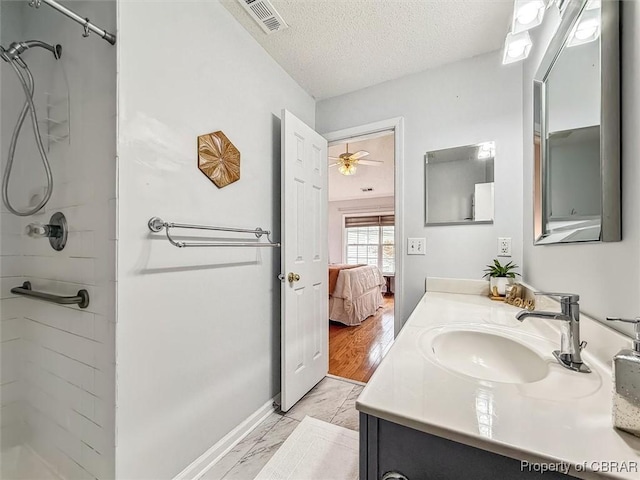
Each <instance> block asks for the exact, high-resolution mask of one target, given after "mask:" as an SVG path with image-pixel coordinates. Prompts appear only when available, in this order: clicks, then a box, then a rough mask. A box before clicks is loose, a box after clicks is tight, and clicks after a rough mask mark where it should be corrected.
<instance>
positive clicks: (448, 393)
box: [356, 292, 640, 479]
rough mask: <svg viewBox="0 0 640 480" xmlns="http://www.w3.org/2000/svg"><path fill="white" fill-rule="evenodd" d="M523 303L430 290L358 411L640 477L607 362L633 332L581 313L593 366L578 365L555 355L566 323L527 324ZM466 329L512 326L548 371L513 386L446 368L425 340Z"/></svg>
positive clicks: (500, 449) (582, 468)
mask: <svg viewBox="0 0 640 480" xmlns="http://www.w3.org/2000/svg"><path fill="white" fill-rule="evenodd" d="M519 310H520V309H518V308H515V307H512V306H510V305H507V304H505V303H499V302H493V301H491V300H490V299H489V298H487V297H484V296H480V295H469V294H458V293H437V292H427V293H425V295H424V297H423V298H422V300H421V301H420V303H419V304H418V305H417V307H416V308H415V310H414V311H413V313H412V314H411V316H410V317H409V319H408V320H407V322H406V324H405V326H404V328H403V329H402V330H401V332H400V334H399V335H398V337H397V339H396V340H395V343H394V345H393V346H392V347H391V349H390V351H389V353H388V354H387V355H386V357H385V358H384V359H383V361H382V363H381V364H380V366H379V367H378V369H377V370H376V372H375V373H374V375H373V377H372V378H371V380H370V381H369V383H368V384H367V386H366V387H365V389H364V390H363V392H362V394H361V395H360V397H359V398H358V400H357V404H356V407H357V409H358V410H359V411H361V412H363V413H366V414H370V415H374V416H376V417H379V418H382V419H384V420H388V421H391V422H394V423H397V424H400V425H404V426H406V427H410V428H413V429H416V430H420V431H423V432H426V433H429V434H433V435H437V436H439V437H443V438H447V439H450V440H454V441H456V442H460V443H463V444H466V445H470V446H474V447H477V448H481V449H483V450H487V451H491V452H494V453H497V454H500V455H505V456H508V457H511V458H516V459H520V460H523V461H528V462H531V463H533V462H543V463H564V464H570V465H571V466H572V470H571V472H570V473H571V475H574V476H577V477H580V478H603V477H604V478H624V479H638V478H640V473H639V472H640V438H637V437H634V436H632V435H630V434H627V433H624V432H621V431H618V430H616V429H614V428H613V427H612V426H611V404H612V382H611V367H610V363H609V362H610V359H611V357H612V355H613V354H614V353H615V352H617V351H618V350H620V349H621V348H628V347H629V339H628V338H626V337H624V336H622V335H620V334H618V333H617V332H613V331H611V330H610V329H608V328H606V327H605V326H603V325H601V324H599V323H598V322H595V321H594V320H591V319H589V318H587V317H585V316H583V317H582V319H581V327H582V332H581V333H582V340H587V341H588V342H589V345H588V346H587V348H586V349H585V351H584V352H583V359H584V361H585V363H587V364H588V365H589V367H591V369H592V373H590V374H584V373H577V372H572V371H570V370H567V369H565V368H563V367H562V366H560V365H559V364H558V363H557V361H556V360H555V358H554V357H553V356H552V350H554V349H557V348H559V343H560V330H559V324H560V322H553V321H550V320H541V319H534V318H529V319H526V320H525V321H524V322H522V323H520V322H519V321H518V320H516V318H515V314H516V313H517V312H518V311H519ZM460 328H463V329H480V330H481V331H482V330H483V331H489V332H491V331H494V332H495V333H498V334H499V333H500V332H514V333H515V334H517V335H518V336H519V338H520V340H521V343H525V344H527V345H528V340H527V339H529V340H531V341H532V342H533V343H535V344H537V346H538V350H535V349H534V350H535V351H537V352H538V353H539V354H540V355H542V356H543V358H544V360H545V362H546V363H547V364H548V368H549V374H548V375H547V377H546V378H544V379H543V380H540V381H538V382H534V383H522V384H510V383H500V382H495V381H487V380H479V379H476V378H473V377H469V376H466V375H463V374H461V373H458V372H455V371H453V370H450V369H448V368H446V367H444V366H442V365H441V364H440V363H438V361H437V360H436V359H435V357H434V355H432V354H431V352H429V351H425V350H428V349H425V347H424V345H427V344H428V339H429V338H434V337H435V335H437V334H438V333H440V332H442V331H445V330H451V329H460ZM522 339H524V340H522ZM541 345H542V346H543V348H541V347H540V346H541ZM611 462H617V465H614V464H612V463H611ZM607 470H609V471H608V472H607ZM611 470H614V471H611ZM625 470H626V471H625ZM596 472H598V473H596Z"/></svg>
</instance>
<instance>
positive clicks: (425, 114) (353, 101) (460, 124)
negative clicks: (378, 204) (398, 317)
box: [316, 52, 522, 315]
mask: <svg viewBox="0 0 640 480" xmlns="http://www.w3.org/2000/svg"><path fill="white" fill-rule="evenodd" d="M521 84H522V76H521V67H520V66H518V65H517V66H511V67H504V66H502V65H501V61H500V54H499V53H498V52H496V53H492V54H488V55H482V56H479V57H476V58H473V59H470V60H466V61H462V62H457V63H454V64H450V65H446V66H444V67H440V68H436V69H432V70H428V71H426V72H422V73H418V74H415V75H411V76H407V77H404V78H401V79H399V80H394V81H390V82H386V83H383V84H380V85H377V86H373V87H370V88H367V89H364V90H360V91H358V92H354V93H350V94H347V95H343V96H340V97H336V98H332V99H328V100H323V101H321V102H319V103H318V105H317V113H316V125H317V130H318V131H319V132H322V133H324V132H331V131H335V130H340V129H344V128H347V127H353V126H357V125H362V124H366V123H370V122H374V121H378V120H383V119H387V118H393V117H398V116H402V117H404V119H405V158H404V192H396V193H397V194H400V195H403V196H404V203H403V208H404V213H403V215H404V225H405V227H404V230H405V231H404V236H405V237H426V238H427V255H426V256H410V257H405V274H404V275H405V283H404V284H403V285H404V288H405V292H404V302H405V304H404V305H403V307H402V311H403V312H406V315H408V314H409V313H410V312H411V311H412V310H413V307H414V306H415V305H416V303H417V302H418V300H419V299H420V297H421V296H422V294H423V293H424V278H425V277H426V276H433V277H458V278H480V277H481V276H482V269H483V268H484V266H485V265H486V264H487V263H489V262H490V261H491V260H492V259H493V258H494V257H495V256H496V253H497V237H511V238H512V246H513V260H514V261H515V262H516V263H518V264H520V262H521V259H522V256H521V255H522V254H521V245H522V194H521V192H520V186H521V179H522V160H521V159H522V133H521V132H522V89H521ZM489 140H495V142H496V159H495V182H496V186H495V195H496V197H495V202H496V220H495V223H494V224H493V225H469V226H466V225H464V226H439V227H425V226H424V154H425V153H426V152H427V151H429V150H439V149H443V148H448V147H455V146H460V145H469V144H473V143H479V142H484V141H489Z"/></svg>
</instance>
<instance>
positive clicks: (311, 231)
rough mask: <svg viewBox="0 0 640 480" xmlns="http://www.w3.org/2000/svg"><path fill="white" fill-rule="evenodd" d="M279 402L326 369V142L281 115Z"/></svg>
mask: <svg viewBox="0 0 640 480" xmlns="http://www.w3.org/2000/svg"><path fill="white" fill-rule="evenodd" d="M281 148H282V170H281V175H282V233H281V237H280V238H281V243H282V270H281V271H282V274H283V276H284V279H283V282H282V332H281V335H282V373H281V375H282V385H281V388H282V398H281V401H280V403H281V409H282V411H283V412H286V411H287V410H289V409H290V408H291V407H292V406H293V405H295V403H296V402H297V401H298V400H300V399H301V398H302V397H303V396H304V395H305V394H306V393H307V392H308V391H309V390H311V389H312V388H313V386H314V385H316V384H317V383H318V382H319V381H320V380H322V378H323V377H324V376H325V375H326V374H327V372H328V370H329V306H328V302H329V291H328V285H327V283H328V270H327V265H328V262H327V250H328V246H327V141H326V140H325V139H324V138H323V137H322V136H320V135H319V134H318V133H316V132H315V131H314V130H313V129H311V128H309V127H308V126H307V125H305V123H304V122H302V121H301V120H299V119H298V118H296V117H295V116H294V115H292V114H291V112H288V111H287V110H283V111H282V147H281Z"/></svg>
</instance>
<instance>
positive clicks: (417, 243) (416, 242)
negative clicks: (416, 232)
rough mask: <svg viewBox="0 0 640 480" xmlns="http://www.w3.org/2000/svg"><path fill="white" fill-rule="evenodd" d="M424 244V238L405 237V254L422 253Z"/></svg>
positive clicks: (425, 240) (424, 249)
mask: <svg viewBox="0 0 640 480" xmlns="http://www.w3.org/2000/svg"><path fill="white" fill-rule="evenodd" d="M426 245H427V239H426V238H407V255H424V254H425V253H426V252H425V251H426V249H427V247H426Z"/></svg>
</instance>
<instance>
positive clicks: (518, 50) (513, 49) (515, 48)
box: [507, 40, 527, 58]
mask: <svg viewBox="0 0 640 480" xmlns="http://www.w3.org/2000/svg"><path fill="white" fill-rule="evenodd" d="M525 48H527V44H526V43H525V42H524V41H522V40H518V41H517V42H514V43H512V44H511V45H509V49H508V50H507V55H509V56H510V57H511V58H517V57H519V56H520V55H522V54H523V53H524V49H525Z"/></svg>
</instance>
